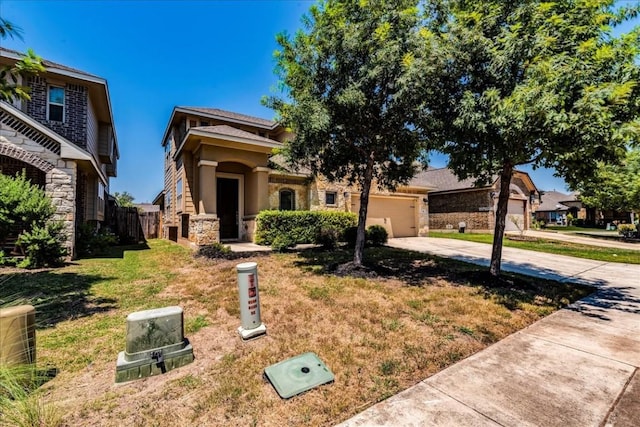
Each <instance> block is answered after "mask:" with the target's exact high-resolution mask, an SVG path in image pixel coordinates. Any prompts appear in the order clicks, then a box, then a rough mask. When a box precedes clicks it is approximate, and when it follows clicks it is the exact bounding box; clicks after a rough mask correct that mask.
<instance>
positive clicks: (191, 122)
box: [189, 120, 198, 128]
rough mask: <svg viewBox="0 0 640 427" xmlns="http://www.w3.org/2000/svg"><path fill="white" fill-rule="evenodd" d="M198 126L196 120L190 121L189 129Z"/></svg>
mask: <svg viewBox="0 0 640 427" xmlns="http://www.w3.org/2000/svg"><path fill="white" fill-rule="evenodd" d="M196 126H198V122H196V121H195V120H189V127H190V128H194V127H196Z"/></svg>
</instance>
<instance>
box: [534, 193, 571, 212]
mask: <svg viewBox="0 0 640 427" xmlns="http://www.w3.org/2000/svg"><path fill="white" fill-rule="evenodd" d="M575 200H576V198H575V195H574V194H565V193H561V192H559V191H545V192H543V193H542V202H541V203H540V205H539V206H538V207H537V208H536V212H541V211H565V210H568V209H569V206H567V205H565V204H564V203H565V202H572V201H575Z"/></svg>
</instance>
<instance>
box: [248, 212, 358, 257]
mask: <svg viewBox="0 0 640 427" xmlns="http://www.w3.org/2000/svg"><path fill="white" fill-rule="evenodd" d="M356 223H357V217H356V215H355V214H354V213H351V212H330V211H262V212H260V213H259V214H258V216H257V218H256V237H255V242H256V243H257V244H259V245H269V246H273V247H274V249H276V250H283V249H286V248H288V247H292V246H295V245H297V244H305V243H320V244H322V245H325V246H326V245H327V242H326V239H327V236H328V235H334V236H337V238H339V239H341V238H342V237H343V236H344V232H345V230H346V229H347V228H349V227H353V226H355V224H356ZM329 230H333V231H329Z"/></svg>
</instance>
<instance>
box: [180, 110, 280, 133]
mask: <svg viewBox="0 0 640 427" xmlns="http://www.w3.org/2000/svg"><path fill="white" fill-rule="evenodd" d="M176 109H180V110H185V111H186V110H188V111H192V112H194V113H199V114H206V115H208V116H212V117H216V116H217V117H220V118H223V119H231V120H234V121H238V122H245V123H247V124H251V125H254V126H260V127H266V128H269V129H271V128H274V127H275V126H276V125H277V123H276V122H274V121H273V120H268V119H262V118H260V117H254V116H248V115H246V114H240V113H234V112H232V111H226V110H221V109H219V108H206V107H176Z"/></svg>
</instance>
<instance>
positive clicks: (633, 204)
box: [575, 148, 640, 212]
mask: <svg viewBox="0 0 640 427" xmlns="http://www.w3.org/2000/svg"><path fill="white" fill-rule="evenodd" d="M575 189H576V190H578V191H579V193H580V200H581V201H582V202H583V203H584V204H585V205H587V206H590V207H595V208H599V209H611V210H617V211H623V212H624V211H635V212H640V149H639V148H630V149H628V150H627V151H626V155H625V158H624V159H623V160H622V162H620V163H618V164H615V163H604V162H599V163H598V165H597V167H596V169H595V171H594V173H593V175H592V176H591V177H587V178H585V179H584V180H583V181H582V182H580V183H579V184H577V186H576V187H575Z"/></svg>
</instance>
